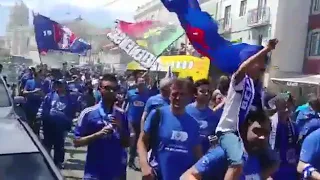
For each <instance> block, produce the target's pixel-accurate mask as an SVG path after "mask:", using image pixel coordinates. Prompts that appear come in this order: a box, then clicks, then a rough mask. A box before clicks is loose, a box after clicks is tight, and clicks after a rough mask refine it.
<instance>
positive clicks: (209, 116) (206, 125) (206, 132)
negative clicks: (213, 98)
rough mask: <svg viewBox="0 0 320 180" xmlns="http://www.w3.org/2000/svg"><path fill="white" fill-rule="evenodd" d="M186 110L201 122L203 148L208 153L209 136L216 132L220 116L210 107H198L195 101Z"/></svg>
mask: <svg viewBox="0 0 320 180" xmlns="http://www.w3.org/2000/svg"><path fill="white" fill-rule="evenodd" d="M186 112H187V113H188V114H190V116H192V117H193V118H194V119H195V120H197V121H198V123H199V126H200V136H201V143H202V150H203V152H204V153H206V152H207V150H208V149H209V148H210V142H209V139H208V136H210V135H214V134H215V131H216V127H217V125H218V122H219V119H220V116H219V114H218V115H217V114H216V113H215V112H213V111H212V109H210V108H209V107H206V108H205V109H198V108H197V107H196V104H195V103H192V104H189V105H188V106H187V107H186Z"/></svg>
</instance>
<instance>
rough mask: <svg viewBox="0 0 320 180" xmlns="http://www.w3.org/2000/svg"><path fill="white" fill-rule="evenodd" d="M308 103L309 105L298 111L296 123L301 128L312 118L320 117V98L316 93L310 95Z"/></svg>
mask: <svg viewBox="0 0 320 180" xmlns="http://www.w3.org/2000/svg"><path fill="white" fill-rule="evenodd" d="M308 104H309V106H307V107H305V108H302V109H301V110H300V111H299V112H298V116H297V119H296V123H297V126H298V128H299V129H301V128H302V127H303V126H304V124H305V123H306V122H308V121H310V120H311V119H314V118H319V117H320V116H319V112H320V98H318V97H317V96H316V95H310V97H309V101H308Z"/></svg>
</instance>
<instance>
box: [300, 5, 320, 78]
mask: <svg viewBox="0 0 320 180" xmlns="http://www.w3.org/2000/svg"><path fill="white" fill-rule="evenodd" d="M310 9H311V10H310V16H309V19H308V20H309V21H308V41H307V43H306V46H307V47H306V56H305V63H304V72H305V73H309V74H319V73H320V0H313V1H312V3H311V8H310Z"/></svg>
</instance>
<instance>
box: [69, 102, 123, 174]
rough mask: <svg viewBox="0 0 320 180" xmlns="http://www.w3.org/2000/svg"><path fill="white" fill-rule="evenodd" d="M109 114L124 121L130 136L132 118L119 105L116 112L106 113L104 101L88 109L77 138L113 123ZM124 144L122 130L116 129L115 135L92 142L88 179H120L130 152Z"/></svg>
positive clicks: (81, 115) (86, 167) (77, 129)
mask: <svg viewBox="0 0 320 180" xmlns="http://www.w3.org/2000/svg"><path fill="white" fill-rule="evenodd" d="M109 114H111V115H112V116H114V117H115V119H118V120H121V121H122V122H121V123H122V125H123V127H122V131H123V132H121V133H122V134H124V135H126V136H129V128H128V121H127V120H126V118H125V115H124V112H123V110H122V109H120V108H118V107H114V108H113V112H105V111H104V109H103V108H102V104H101V102H100V103H98V104H97V105H95V106H92V107H89V108H86V109H84V110H83V111H82V112H81V114H80V116H79V120H78V124H77V126H76V128H75V131H74V133H75V137H76V138H79V137H85V136H88V135H91V134H94V133H96V132H98V131H100V130H101V129H102V128H103V127H104V126H105V125H106V124H108V123H109V121H110V119H109ZM124 151H125V148H124V147H123V146H122V145H121V141H120V132H117V130H116V129H115V130H114V133H113V134H112V135H107V136H106V137H103V138H100V139H97V140H95V141H94V142H91V144H89V145H88V150H87V158H86V165H85V170H84V177H85V178H92V179H94V178H96V179H99V180H110V179H114V178H119V177H120V176H122V175H123V174H125V172H126V171H125V168H124V166H125V165H126V161H127V159H126V154H125V153H124Z"/></svg>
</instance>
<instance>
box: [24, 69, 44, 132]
mask: <svg viewBox="0 0 320 180" xmlns="http://www.w3.org/2000/svg"><path fill="white" fill-rule="evenodd" d="M23 94H24V96H25V97H26V99H27V102H26V104H25V105H24V110H25V112H26V117H27V119H28V123H29V125H30V127H31V128H32V129H33V131H34V132H35V133H36V134H39V130H40V129H39V127H38V125H37V124H38V123H37V120H36V116H37V112H38V109H39V107H40V105H41V102H42V97H43V92H42V90H41V80H40V78H39V76H38V74H37V73H36V72H33V76H32V77H30V78H29V79H28V80H27V81H26V84H25V86H24V90H23Z"/></svg>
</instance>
